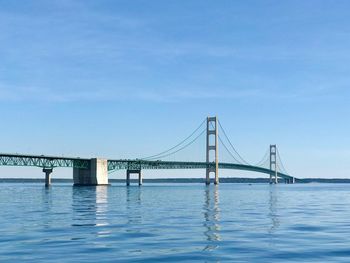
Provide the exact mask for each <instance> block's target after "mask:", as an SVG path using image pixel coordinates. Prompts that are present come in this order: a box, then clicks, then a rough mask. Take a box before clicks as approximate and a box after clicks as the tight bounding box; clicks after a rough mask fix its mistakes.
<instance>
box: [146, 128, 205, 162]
mask: <svg viewBox="0 0 350 263" xmlns="http://www.w3.org/2000/svg"><path fill="white" fill-rule="evenodd" d="M205 131H206V130H203V131H202V132H201V133H200V134H199V135H197V136H196V137H195V138H194V139H193V140H192V141H190V142H189V143H187V144H186V145H184V146H183V147H181V148H180V149H177V150H176V151H174V152H171V153H168V154H164V155H161V156H156V157H154V158H148V159H149V160H154V159H158V158H164V157H168V156H170V155H173V154H175V153H177V152H179V151H181V150H183V149H185V148H186V147H188V146H190V145H191V144H192V143H194V142H195V141H196V140H197V139H198V138H199V137H200V136H201V135H203V133H204V132H205Z"/></svg>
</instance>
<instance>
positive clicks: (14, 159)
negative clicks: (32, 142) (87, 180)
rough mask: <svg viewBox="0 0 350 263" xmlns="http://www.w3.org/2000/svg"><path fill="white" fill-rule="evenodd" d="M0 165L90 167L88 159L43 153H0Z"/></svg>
mask: <svg viewBox="0 0 350 263" xmlns="http://www.w3.org/2000/svg"><path fill="white" fill-rule="evenodd" d="M0 165H3V166H34V167H42V168H54V167H73V168H81V169H88V168H89V167H90V160H88V159H80V158H67V157H54V156H44V155H20V154H0Z"/></svg>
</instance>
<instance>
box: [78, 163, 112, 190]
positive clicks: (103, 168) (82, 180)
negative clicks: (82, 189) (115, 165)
mask: <svg viewBox="0 0 350 263" xmlns="http://www.w3.org/2000/svg"><path fill="white" fill-rule="evenodd" d="M73 181H74V185H81V186H82V185H108V169H107V160H106V159H98V158H93V159H91V160H90V165H89V168H88V169H82V168H73Z"/></svg>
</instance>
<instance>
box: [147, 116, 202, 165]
mask: <svg viewBox="0 0 350 263" xmlns="http://www.w3.org/2000/svg"><path fill="white" fill-rule="evenodd" d="M205 121H206V119H204V120H203V121H202V123H201V124H200V125H199V126H198V128H196V129H195V130H194V131H193V132H192V133H191V134H190V135H189V136H187V137H186V138H185V139H184V140H182V141H181V142H180V143H178V144H176V145H175V146H173V147H171V148H170V149H168V150H166V151H163V152H160V153H158V154H155V155H151V156H148V157H145V158H141V160H147V159H157V158H158V157H159V156H161V155H163V154H166V153H168V152H170V151H172V150H174V149H176V148H177V147H179V146H180V145H182V144H183V143H185V142H186V141H187V140H188V139H189V138H191V137H192V136H193V135H194V134H195V133H196V132H197V131H198V130H199V129H200V128H201V127H202V126H203V124H204V123H205Z"/></svg>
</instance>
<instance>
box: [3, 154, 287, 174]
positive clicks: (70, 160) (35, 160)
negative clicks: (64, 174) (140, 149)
mask: <svg viewBox="0 0 350 263" xmlns="http://www.w3.org/2000/svg"><path fill="white" fill-rule="evenodd" d="M90 161H91V159H87V158H78V157H60V156H46V155H23V154H1V153H0V165H2V166H34V167H42V168H55V167H73V168H81V169H89V167H90ZM214 165H215V164H214V163H206V162H172V161H161V160H158V161H147V160H138V159H136V160H130V159H120V160H108V171H113V170H120V169H125V170H126V169H129V170H138V169H142V170H144V169H205V168H207V167H213V166H214ZM219 168H220V169H234V170H245V171H252V172H258V173H265V174H270V173H272V172H273V171H271V170H270V169H267V168H264V167H258V166H252V165H244V164H235V163H219ZM277 175H278V177H281V178H286V179H291V178H292V176H290V175H287V174H284V173H277Z"/></svg>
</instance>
